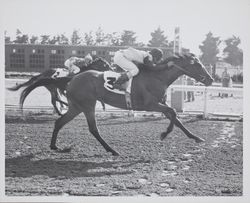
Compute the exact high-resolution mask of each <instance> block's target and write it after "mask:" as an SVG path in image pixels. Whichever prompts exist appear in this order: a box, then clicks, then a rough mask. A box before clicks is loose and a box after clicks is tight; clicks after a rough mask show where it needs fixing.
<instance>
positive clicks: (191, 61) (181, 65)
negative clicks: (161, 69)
mask: <svg viewBox="0 0 250 203" xmlns="http://www.w3.org/2000/svg"><path fill="white" fill-rule="evenodd" d="M170 61H172V62H173V66H174V67H176V68H178V69H180V70H181V71H182V72H183V73H184V74H185V75H187V76H189V77H191V78H194V79H195V80H196V81H198V82H201V83H203V84H204V85H206V86H209V85H211V84H212V82H213V78H212V77H211V75H210V74H209V73H208V71H207V70H206V68H205V66H204V65H203V64H202V63H201V61H200V60H199V59H198V58H197V57H196V56H195V55H194V54H185V55H176V56H174V57H171V58H170V59H169V60H168V62H170Z"/></svg>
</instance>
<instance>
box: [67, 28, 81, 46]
mask: <svg viewBox="0 0 250 203" xmlns="http://www.w3.org/2000/svg"><path fill="white" fill-rule="evenodd" d="M70 42H71V44H72V45H79V44H81V37H80V35H79V31H78V30H74V31H73V33H72V36H71V39H70Z"/></svg>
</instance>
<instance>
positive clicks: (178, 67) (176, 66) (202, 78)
mask: <svg viewBox="0 0 250 203" xmlns="http://www.w3.org/2000/svg"><path fill="white" fill-rule="evenodd" d="M172 66H174V67H175V68H177V69H179V70H181V71H183V72H184V73H185V74H187V75H191V74H190V72H189V71H187V70H185V69H184V68H182V67H180V66H178V65H176V64H175V63H174V64H173V65H172ZM199 77H200V80H199V82H203V81H204V80H206V77H205V76H202V75H199Z"/></svg>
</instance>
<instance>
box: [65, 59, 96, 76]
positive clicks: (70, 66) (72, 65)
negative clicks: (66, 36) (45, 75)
mask: <svg viewBox="0 0 250 203" xmlns="http://www.w3.org/2000/svg"><path fill="white" fill-rule="evenodd" d="M92 61H93V59H92V56H91V55H90V54H87V55H86V56H85V57H84V58H78V57H74V56H73V57H70V58H68V59H67V60H66V61H65V63H64V65H65V67H66V69H67V70H68V72H69V74H68V75H69V76H71V75H75V74H77V73H79V72H80V68H79V67H82V66H87V65H88V64H90V63H91V62H92Z"/></svg>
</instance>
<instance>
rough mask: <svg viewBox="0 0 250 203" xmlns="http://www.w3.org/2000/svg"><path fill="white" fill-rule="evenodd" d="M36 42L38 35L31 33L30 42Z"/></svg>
mask: <svg viewBox="0 0 250 203" xmlns="http://www.w3.org/2000/svg"><path fill="white" fill-rule="evenodd" d="M37 42H38V37H37V36H34V35H32V36H31V38H30V44H37Z"/></svg>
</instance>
